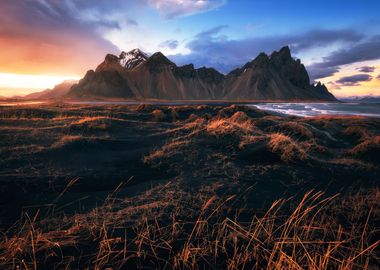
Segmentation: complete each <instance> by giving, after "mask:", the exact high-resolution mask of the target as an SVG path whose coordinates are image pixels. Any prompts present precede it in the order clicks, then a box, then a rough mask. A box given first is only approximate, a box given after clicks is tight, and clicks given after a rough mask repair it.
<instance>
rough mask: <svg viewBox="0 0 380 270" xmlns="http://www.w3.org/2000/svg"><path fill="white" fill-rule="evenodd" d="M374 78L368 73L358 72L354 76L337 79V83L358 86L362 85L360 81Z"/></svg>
mask: <svg viewBox="0 0 380 270" xmlns="http://www.w3.org/2000/svg"><path fill="white" fill-rule="evenodd" d="M370 80H372V76H371V75H368V74H356V75H352V76H346V77H342V78H340V79H339V80H337V81H336V82H335V83H337V84H338V85H343V86H357V85H360V82H368V81H370Z"/></svg>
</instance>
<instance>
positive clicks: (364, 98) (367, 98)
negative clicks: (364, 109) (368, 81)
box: [340, 95, 380, 103]
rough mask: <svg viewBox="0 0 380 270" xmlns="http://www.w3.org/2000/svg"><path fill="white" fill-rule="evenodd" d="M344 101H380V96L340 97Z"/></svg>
mask: <svg viewBox="0 0 380 270" xmlns="http://www.w3.org/2000/svg"><path fill="white" fill-rule="evenodd" d="M340 100H341V101H344V102H359V103H380V96H372V95H368V96H351V97H345V98H340Z"/></svg>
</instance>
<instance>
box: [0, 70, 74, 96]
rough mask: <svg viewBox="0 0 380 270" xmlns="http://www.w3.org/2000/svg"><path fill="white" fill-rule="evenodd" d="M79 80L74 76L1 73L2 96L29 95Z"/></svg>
mask: <svg viewBox="0 0 380 270" xmlns="http://www.w3.org/2000/svg"><path fill="white" fill-rule="evenodd" d="M79 79H80V77H74V76H53V75H43V74H39V75H34V74H17V73H0V96H4V97H12V96H17V95H27V94H30V93H33V92H36V91H41V90H45V89H47V88H53V87H54V86H55V85H57V84H59V83H61V82H63V81H65V80H79Z"/></svg>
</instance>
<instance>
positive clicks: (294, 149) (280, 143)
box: [268, 133, 308, 162]
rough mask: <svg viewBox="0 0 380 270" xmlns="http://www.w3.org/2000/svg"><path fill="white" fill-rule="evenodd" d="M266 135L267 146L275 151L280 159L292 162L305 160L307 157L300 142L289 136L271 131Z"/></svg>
mask: <svg viewBox="0 0 380 270" xmlns="http://www.w3.org/2000/svg"><path fill="white" fill-rule="evenodd" d="M268 136H269V141H268V148H269V149H270V150H271V151H272V152H274V153H277V154H278V155H279V156H280V158H281V160H283V161H285V162H292V161H298V160H305V159H306V158H307V157H308V154H307V152H306V150H305V149H304V148H302V147H301V144H300V143H299V142H296V141H294V140H293V139H292V138H290V137H289V136H287V135H284V134H282V133H272V134H269V135H268Z"/></svg>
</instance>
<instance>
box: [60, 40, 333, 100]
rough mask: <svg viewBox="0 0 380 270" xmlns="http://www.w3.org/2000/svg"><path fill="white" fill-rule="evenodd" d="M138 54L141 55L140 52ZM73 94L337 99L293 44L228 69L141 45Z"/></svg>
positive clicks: (110, 60)
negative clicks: (184, 61)
mask: <svg viewBox="0 0 380 270" xmlns="http://www.w3.org/2000/svg"><path fill="white" fill-rule="evenodd" d="M134 56H135V58H134ZM67 96H68V97H72V98H86V97H87V98H88V97H101V98H139V99H165V100H234V99H235V100H321V101H336V99H335V97H334V96H333V95H332V94H331V93H330V92H329V91H328V89H327V88H326V86H325V85H323V84H321V83H318V84H316V85H314V84H311V83H310V78H309V75H308V73H307V71H306V68H305V66H304V65H303V64H302V63H301V61H300V60H299V59H297V60H296V59H294V58H293V57H292V56H291V51H290V49H289V47H288V46H285V47H283V48H281V49H280V50H279V51H275V52H273V53H272V54H271V55H267V54H265V53H260V54H259V55H258V56H257V57H256V58H255V59H253V60H252V61H249V62H247V63H246V64H244V65H243V66H242V67H241V68H237V69H234V70H232V71H231V72H229V73H227V74H226V75H225V74H222V73H220V72H219V71H217V70H215V69H214V68H206V67H201V68H195V67H194V65H193V64H188V65H183V66H177V65H176V64H175V63H173V62H172V61H171V60H169V59H168V58H167V57H166V56H165V55H164V54H162V53H161V52H156V53H154V54H153V55H151V56H150V57H148V56H147V54H145V53H143V52H141V51H140V50H138V49H135V50H132V51H130V52H127V53H126V52H122V53H121V54H120V56H119V57H118V56H116V55H112V54H107V55H106V57H105V59H104V61H103V62H102V63H101V64H100V65H99V66H98V67H97V68H96V69H95V71H93V70H92V71H88V72H87V73H86V75H85V76H84V77H83V79H81V80H80V81H79V82H78V84H76V85H74V86H73V87H72V88H71V90H70V91H69V93H68V95H67Z"/></svg>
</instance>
